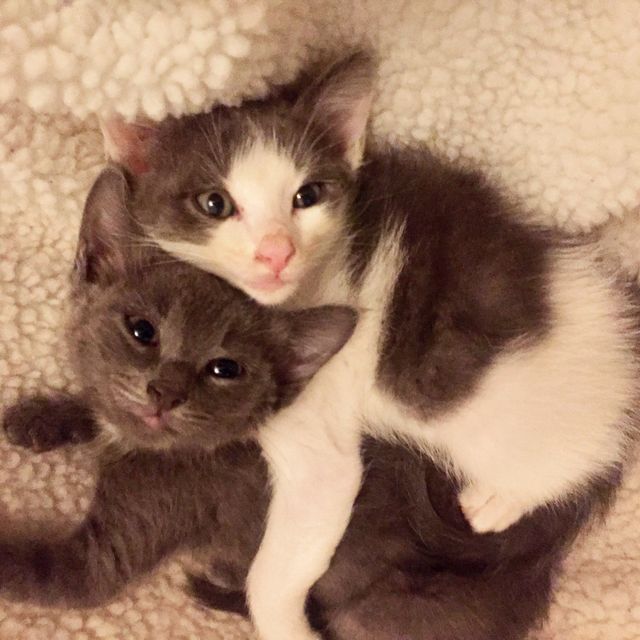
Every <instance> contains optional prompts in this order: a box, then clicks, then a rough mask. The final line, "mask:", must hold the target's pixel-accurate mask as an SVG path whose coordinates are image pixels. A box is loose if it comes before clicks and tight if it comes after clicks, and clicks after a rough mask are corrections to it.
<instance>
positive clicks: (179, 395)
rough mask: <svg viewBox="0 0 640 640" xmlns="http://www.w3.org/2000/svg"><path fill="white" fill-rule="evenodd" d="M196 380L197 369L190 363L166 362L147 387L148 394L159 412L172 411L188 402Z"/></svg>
mask: <svg viewBox="0 0 640 640" xmlns="http://www.w3.org/2000/svg"><path fill="white" fill-rule="evenodd" d="M194 379H195V369H194V368H193V367H192V366H191V365H189V364H188V363H186V362H180V361H171V362H165V363H164V364H163V365H162V366H161V367H160V370H159V371H158V376H157V377H156V378H155V379H154V380H151V382H149V384H148V385H147V394H148V396H149V399H150V400H151V402H152V403H153V404H154V405H155V406H156V407H157V409H158V410H159V411H171V410H172V409H175V408H176V407H179V406H180V405H181V404H184V403H185V402H186V401H187V399H188V397H189V390H190V387H191V385H192V384H193V381H194Z"/></svg>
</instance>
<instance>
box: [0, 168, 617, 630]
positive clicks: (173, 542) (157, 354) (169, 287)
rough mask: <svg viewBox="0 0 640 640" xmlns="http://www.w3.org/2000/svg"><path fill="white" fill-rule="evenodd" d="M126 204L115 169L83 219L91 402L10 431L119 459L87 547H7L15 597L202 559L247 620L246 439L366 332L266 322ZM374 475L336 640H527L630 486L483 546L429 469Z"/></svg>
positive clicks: (258, 512)
mask: <svg viewBox="0 0 640 640" xmlns="http://www.w3.org/2000/svg"><path fill="white" fill-rule="evenodd" d="M128 195H129V194H128V185H127V183H126V181H125V180H124V177H123V175H122V174H121V173H120V172H118V171H117V170H114V169H111V168H110V169H107V170H105V171H104V172H103V173H102V174H101V176H100V177H99V179H98V180H97V182H96V184H95V185H94V188H93V189H92V192H91V194H90V196H89V198H88V201H87V206H86V209H85V214H84V220H83V225H82V231H81V239H80V245H79V250H78V260H77V270H76V275H75V283H74V291H73V303H74V307H75V309H74V313H73V317H72V321H71V325H70V331H69V336H68V338H69V346H70V348H71V352H72V353H73V355H74V358H73V362H74V369H75V373H76V374H77V376H78V379H79V381H80V383H81V384H82V386H83V392H82V394H81V395H80V396H77V397H71V396H63V395H50V396H36V397H30V398H25V399H23V400H22V401H21V402H19V403H18V404H16V405H14V406H12V407H10V408H9V409H8V410H7V411H6V413H5V416H4V420H3V426H4V429H5V431H6V433H7V435H8V437H9V439H10V440H11V441H12V442H14V443H16V444H19V445H21V446H25V447H30V448H33V449H36V450H39V451H41V450H46V449H51V448H53V447H56V446H60V445H63V444H65V443H68V442H83V441H87V440H90V439H92V438H94V437H95V436H96V435H98V434H99V433H100V432H102V431H103V430H104V429H105V428H106V429H108V436H109V440H110V441H111V443H112V444H113V447H114V449H115V450H114V449H111V450H109V451H107V452H106V453H105V455H104V456H103V458H102V461H101V462H102V464H101V465H100V469H99V477H98V483H97V487H96V492H95V497H94V499H93V502H92V504H91V507H90V509H89V512H88V514H87V515H86V517H85V519H84V521H83V522H81V523H80V525H79V526H78V527H77V528H76V529H75V531H73V532H72V533H71V534H70V535H68V536H65V537H62V538H60V539H57V540H56V539H55V536H51V535H50V534H48V535H47V537H46V539H41V540H37V539H24V538H18V539H14V540H12V541H9V540H7V539H6V535H5V536H2V537H1V538H0V593H2V594H4V595H6V596H9V597H12V598H14V599H20V600H29V601H32V602H36V603H40V604H46V605H65V606H76V607H78V606H82V607H86V606H94V605H99V604H102V603H103V602H105V601H107V600H108V599H110V598H111V597H113V596H114V595H116V594H117V593H118V592H119V591H120V590H121V589H122V588H123V587H124V586H125V585H126V584H128V583H129V582H131V581H132V580H134V579H135V578H137V577H138V576H141V575H144V574H145V573H147V572H149V571H151V570H152V569H153V568H154V567H155V566H156V565H157V564H158V563H159V562H160V561H161V560H162V559H163V558H164V557H166V556H167V555H169V554H171V553H173V552H174V551H179V550H192V551H194V552H197V555H198V556H199V557H200V558H202V559H204V560H205V562H206V571H207V574H208V575H210V576H213V577H214V579H215V584H213V583H211V582H208V581H207V580H206V579H205V578H204V577H202V576H197V577H196V576H194V577H192V578H191V588H192V591H193V592H194V593H195V594H196V595H197V596H198V597H199V598H200V599H202V600H203V601H205V602H206V603H208V604H210V605H215V606H217V607H223V608H225V609H228V610H235V611H243V610H244V595H243V589H244V583H245V578H246V574H247V571H248V568H249V565H250V563H251V561H252V558H253V556H254V554H255V552H256V550H257V548H258V546H259V543H260V537H261V535H262V531H263V526H264V517H265V514H266V511H267V507H268V502H269V489H268V474H267V467H266V464H265V463H264V461H263V459H262V457H261V452H260V449H259V447H258V446H257V445H256V443H255V442H253V441H251V440H250V439H248V438H249V436H250V435H251V434H252V432H253V431H254V430H255V429H256V428H259V427H260V424H261V423H263V422H264V421H265V420H266V419H267V418H268V416H270V415H271V414H272V413H274V412H276V411H278V410H279V409H281V408H282V407H283V406H285V405H286V404H287V403H289V402H290V401H291V400H292V399H293V398H294V396H295V395H296V394H297V393H299V390H300V387H301V386H303V385H304V384H305V382H306V381H307V380H308V378H309V376H311V375H312V374H313V371H314V370H315V369H316V368H317V367H319V366H320V364H322V362H323V361H324V360H326V358H328V357H330V355H331V354H332V353H333V352H334V351H335V350H337V349H338V348H339V347H340V345H341V344H342V342H344V340H346V338H347V337H348V335H349V334H350V332H351V330H352V328H353V322H354V316H353V313H352V312H350V311H349V310H346V309H344V308H336V307H328V308H321V309H314V310H310V311H303V312H294V313H282V312H278V311H275V310H270V309H265V308H262V307H259V306H258V305H256V304H255V303H253V302H252V301H251V300H248V299H247V298H246V297H245V296H244V295H243V294H241V293H240V292H239V291H238V290H235V289H233V288H232V287H230V286H229V285H227V284H226V283H224V282H223V281H221V280H219V279H218V278H216V277H214V276H212V275H209V274H207V273H205V272H202V271H199V270H197V269H195V268H193V267H190V266H188V265H186V264H182V263H179V262H176V261H174V260H170V259H168V256H166V255H164V254H162V253H161V252H159V251H157V250H154V249H152V248H149V247H146V246H141V243H142V242H143V241H142V240H141V239H139V238H137V236H136V230H135V226H134V225H133V224H132V221H131V220H130V218H129V216H128V212H127V209H126V202H127V200H128ZM363 462H364V465H365V467H366V469H367V473H366V476H365V478H364V482H363V486H362V489H361V491H360V493H359V496H358V499H357V500H356V504H355V509H354V512H353V515H352V518H351V522H350V525H349V527H348V529H347V532H346V535H345V537H344V539H343V540H342V542H341V543H340V545H339V547H338V549H337V551H336V554H335V556H334V558H333V561H332V564H331V567H330V569H329V570H328V571H327V573H326V574H325V575H324V576H323V577H322V578H321V579H320V580H319V581H318V583H317V584H316V585H315V586H314V588H313V590H312V594H311V598H310V600H309V606H308V609H309V614H310V615H311V618H312V620H313V622H314V626H315V628H316V629H318V630H319V631H320V632H321V633H322V636H323V637H324V638H327V639H333V640H396V639H397V638H398V637H400V636H401V637H403V638H407V639H415V640H422V639H424V638H430V640H451V638H456V640H495V638H501V639H502V640H516V639H519V638H522V637H523V636H524V635H525V633H526V632H527V630H528V629H530V628H531V627H532V626H533V625H534V624H535V623H536V622H538V621H539V620H541V619H542V618H543V617H544V614H545V612H546V610H547V607H548V604H549V600H550V595H551V588H552V584H553V578H554V576H555V573H556V571H557V569H558V567H559V565H560V560H561V559H562V557H563V555H564V551H565V550H566V549H567V547H568V545H569V544H570V543H571V541H572V540H573V537H574V536H575V534H576V533H577V532H578V531H579V530H580V529H581V527H582V526H583V525H584V524H585V523H586V522H588V521H589V518H590V515H592V513H593V512H600V511H602V509H603V508H604V507H606V504H607V502H608V498H609V497H610V495H611V493H612V490H613V489H614V488H615V485H616V483H617V480H618V479H617V477H616V476H615V475H612V476H611V477H609V478H607V479H606V480H603V481H602V482H600V483H599V484H598V485H594V486H593V487H592V490H591V491H589V492H586V491H585V492H584V494H583V495H581V496H580V497H579V498H578V499H576V500H575V501H572V502H571V503H570V504H567V505H566V506H564V507H562V508H561V509H559V510H558V512H557V513H551V512H548V511H543V510H541V511H538V512H537V513H536V514H534V515H533V516H532V517H530V518H528V519H525V520H523V521H522V522H521V523H519V524H518V525H516V526H514V527H513V528H511V529H510V530H509V531H507V532H504V533H502V534H497V535H494V536H479V535H477V534H474V533H473V532H472V531H471V530H470V529H469V527H468V526H467V525H466V523H465V521H464V519H463V517H462V514H461V513H460V511H459V509H458V507H457V504H456V500H455V495H456V490H457V488H456V486H455V483H453V482H451V480H450V479H449V478H447V476H446V475H445V474H444V473H443V471H441V470H439V469H438V468H437V467H436V466H435V465H434V464H433V463H432V462H430V461H429V460H428V459H427V458H425V457H423V456H421V455H419V454H418V453H416V452H411V451H409V450H408V449H405V448H404V447H400V446H394V445H391V444H388V443H384V442H375V441H373V440H370V439H369V440H367V441H366V442H365V443H364V447H363Z"/></svg>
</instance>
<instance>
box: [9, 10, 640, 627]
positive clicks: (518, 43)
mask: <svg viewBox="0 0 640 640" xmlns="http://www.w3.org/2000/svg"><path fill="white" fill-rule="evenodd" d="M363 43H365V44H367V45H368V46H372V47H374V48H375V49H376V50H377V51H378V53H379V57H380V61H381V66H380V79H379V86H378V92H377V97H376V103H375V117H374V128H375V130H376V132H377V133H378V134H380V135H384V136H387V137H397V138H401V139H402V138H409V137H413V138H418V139H422V140H426V141H428V142H429V143H430V144H431V145H432V146H433V147H435V148H436V149H438V150H439V151H441V152H443V153H445V154H447V155H449V156H451V157H456V158H458V157H462V158H467V159H471V160H473V161H474V162H477V163H479V164H480V165H481V166H483V167H484V168H485V169H486V170H488V171H490V172H491V173H492V174H493V175H495V176H496V177H497V178H498V179H499V180H501V181H502V182H503V183H504V184H506V186H507V187H508V188H509V189H511V190H513V191H514V192H515V193H517V194H518V195H519V196H520V197H521V198H522V199H523V200H524V201H525V203H526V204H527V205H528V206H529V207H530V209H531V210H532V211H534V212H535V215H536V216H538V217H539V219H541V220H543V221H545V222H548V223H552V224H557V225H560V226H563V227H565V228H567V229H570V230H574V231H577V230H585V229H593V228H595V227H597V226H600V225H603V224H605V223H607V221H613V222H610V223H609V224H608V226H607V227H606V229H605V231H604V238H605V241H606V242H607V243H608V245H609V247H610V249H611V250H612V253H614V254H615V255H617V256H618V257H620V258H621V262H622V264H623V266H624V267H626V268H627V269H629V270H631V271H632V272H634V273H635V272H636V271H637V268H638V264H639V260H638V256H640V225H639V224H638V222H639V220H638V218H637V213H634V210H635V209H636V208H637V207H638V205H639V204H640V109H639V107H638V105H640V3H639V2H638V0H612V1H606V0H495V1H493V0H486V1H485V0H481V1H477V0H396V1H394V0H361V1H353V2H344V1H340V0H308V1H306V2H301V1H300V0H156V1H154V0H101V1H100V2H95V1H91V0H75V1H73V0H66V1H64V0H2V2H0V401H1V403H2V405H3V406H6V405H7V404H9V403H10V402H11V401H12V400H13V399H14V398H15V397H16V395H17V394H18V393H19V392H21V391H26V390H29V389H37V388H42V387H55V388H58V387H61V386H67V385H69V384H71V382H72V381H71V380H69V378H68V375H67V372H66V371H65V366H64V361H65V356H64V347H63V345H62V344H61V330H60V328H61V321H62V311H63V301H64V299H65V296H66V292H67V285H66V276H67V273H68V271H69V267H70V263H71V259H72V255H73V249H74V243H75V238H76V233H77V227H78V222H79V215H80V211H81V207H82V202H83V198H84V196H85V194H86V191H87V189H88V187H89V185H90V183H91V181H92V179H93V178H94V177H95V176H96V174H97V172H98V170H99V168H100V166H101V163H102V161H103V158H102V151H101V148H102V143H101V139H100V136H99V134H98V132H97V126H96V119H95V115H96V114H98V113H102V114H108V113H112V112H118V113H120V114H122V115H124V116H126V117H133V116H134V115H136V114H145V115H147V116H150V117H152V118H161V117H162V116H164V115H165V114H167V113H174V114H180V113H185V112H193V111H198V110H202V109H203V108H205V107H207V106H209V105H211V104H212V103H214V102H219V101H222V102H227V103H229V102H236V101H238V100H239V99H241V98H243V97H246V96H257V95H261V94H262V93H264V92H265V91H266V88H267V86H268V83H269V82H272V81H283V80H287V79H289V78H291V77H293V75H295V72H296V70H297V69H299V68H300V66H301V65H302V64H304V61H306V60H308V59H309V58H310V57H312V56H313V55H315V54H316V53H317V52H318V51H320V50H322V49H325V50H327V49H328V50H336V49H337V50H342V49H346V48H348V47H351V46H354V45H358V44H363ZM91 468H92V467H91V461H90V460H87V459H86V456H84V455H83V450H82V449H80V448H79V449H76V450H69V451H59V452H53V453H50V454H46V455H41V456H36V455H33V454H31V453H28V452H25V451H22V450H18V449H15V448H13V447H10V446H9V445H8V444H7V443H6V442H5V441H4V440H3V439H2V438H0V500H1V506H0V508H1V509H2V512H3V513H6V514H8V517H10V518H11V519H12V520H15V522H16V523H18V525H19V524H20V523H22V525H23V526H24V527H25V528H33V527H34V526H41V527H43V528H46V527H48V526H50V525H49V524H47V523H50V522H56V523H57V524H58V525H60V524H64V525H65V526H71V525H72V524H73V523H74V522H77V520H78V519H79V518H80V517H81V514H82V512H83V510H84V509H86V506H87V504H88V500H89V498H90V495H91V486H92V485H91ZM638 485H640V469H638V468H637V467H636V468H635V469H633V468H632V469H630V470H629V472H628V474H627V479H626V484H625V487H624V489H623V490H622V491H621V493H620V498H619V500H618V504H617V506H616V508H615V509H614V511H613V513H612V514H611V517H610V518H609V520H608V522H607V524H606V526H604V527H598V528H597V529H595V530H594V531H592V532H591V534H590V535H589V536H587V537H585V539H584V540H582V541H581V543H580V545H579V546H578V547H577V548H576V549H575V551H574V553H573V554H572V555H571V557H570V558H569V560H568V562H567V566H566V571H565V573H564V576H563V577H562V579H561V582H560V585H559V588H558V592H557V599H556V603H555V604H554V606H553V609H552V612H551V618H550V621H549V622H548V624H547V625H546V627H545V628H544V630H543V631H541V632H540V633H539V634H537V636H536V637H537V638H538V639H539V640H551V639H554V640H560V639H561V640H596V639H597V640H638V638H640V534H638V533H637V531H638V521H640V494H639V493H638V490H637V489H638ZM34 523H42V524H41V525H37V524H34ZM180 581H181V574H180V571H179V570H178V569H177V566H176V564H175V563H168V564H167V565H166V566H164V567H163V568H161V569H160V570H159V571H158V572H157V573H156V574H155V575H153V576H151V577H150V578H149V579H146V580H144V581H143V582H141V583H140V584H137V585H133V586H132V587H131V588H130V589H129V590H128V591H127V592H126V593H125V594H123V595H122V596H121V597H120V598H118V599H117V600H116V601H115V602H114V603H112V604H110V605H109V606H105V607H102V608H99V609H96V610H92V611H85V612H79V611H72V612H69V611H58V610H44V609H38V608H35V607H31V606H22V605H15V604H8V603H5V602H0V639H1V640H13V639H18V638H19V639H21V640H22V639H24V640H30V639H33V640H40V639H43V640H65V639H67V638H72V639H73V640H89V639H91V640H93V639H94V638H110V639H129V638H131V639H134V640H142V639H146V638H149V639H151V638H153V639H154V640H162V639H164V638H167V639H169V638H171V639H181V638H185V639H186V638H193V639H200V638H203V639H204V638H212V639H217V638H247V637H249V635H250V629H249V626H248V624H247V623H244V622H241V621H239V620H237V619H235V618H232V617H230V616H224V615H218V614H215V613H212V612H208V611H203V610H201V609H199V608H198V607H196V606H195V605H194V604H193V603H191V602H190V601H189V600H188V599H187V598H186V596H184V595H183V594H182V592H181V591H180V588H179V586H180ZM425 640H428V639H425ZM452 640H455V639H452ZM496 640H500V639H496Z"/></svg>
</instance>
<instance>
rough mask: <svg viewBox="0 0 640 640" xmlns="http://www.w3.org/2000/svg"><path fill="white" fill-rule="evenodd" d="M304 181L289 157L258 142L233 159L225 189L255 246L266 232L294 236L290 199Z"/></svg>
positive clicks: (272, 145)
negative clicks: (236, 207) (239, 212)
mask: <svg viewBox="0 0 640 640" xmlns="http://www.w3.org/2000/svg"><path fill="white" fill-rule="evenodd" d="M304 180H305V173H304V171H302V170H301V169H299V168H298V167H296V166H295V164H294V162H293V159H292V158H291V157H290V156H289V155H288V154H286V153H285V152H283V151H282V150H281V149H278V147H277V146H276V145H275V144H273V143H271V144H269V143H266V142H265V141H263V140H261V139H258V140H256V141H255V142H254V143H253V144H252V145H251V146H250V147H248V148H247V149H246V150H245V151H244V153H241V154H240V155H238V156H237V157H236V158H235V159H234V161H233V163H232V165H231V169H230V171H229V174H228V176H227V179H226V181H225V187H226V189H227V191H228V192H229V193H230V194H231V196H232V197H233V199H234V201H235V203H236V205H237V206H238V208H239V209H240V211H241V215H242V219H243V222H244V224H245V226H246V228H247V231H248V235H249V237H250V238H251V240H253V242H254V244H255V245H257V244H258V243H259V242H260V240H261V239H262V238H263V237H264V236H265V235H266V234H269V233H276V232H279V231H285V232H287V233H288V234H289V235H290V236H292V237H294V236H295V234H296V229H295V226H294V224H293V221H292V203H293V196H294V194H295V193H296V191H297V190H298V189H299V187H300V186H301V185H302V183H303V182H304Z"/></svg>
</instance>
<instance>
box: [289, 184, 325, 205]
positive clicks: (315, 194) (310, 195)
mask: <svg viewBox="0 0 640 640" xmlns="http://www.w3.org/2000/svg"><path fill="white" fill-rule="evenodd" d="M321 196H322V184H321V183H319V182H309V183H307V184H303V185H302V186H301V187H300V188H299V189H298V191H297V192H296V195H295V196H293V208H294V209H308V208H309V207H313V205H314V204H318V202H319V200H320V198H321Z"/></svg>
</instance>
